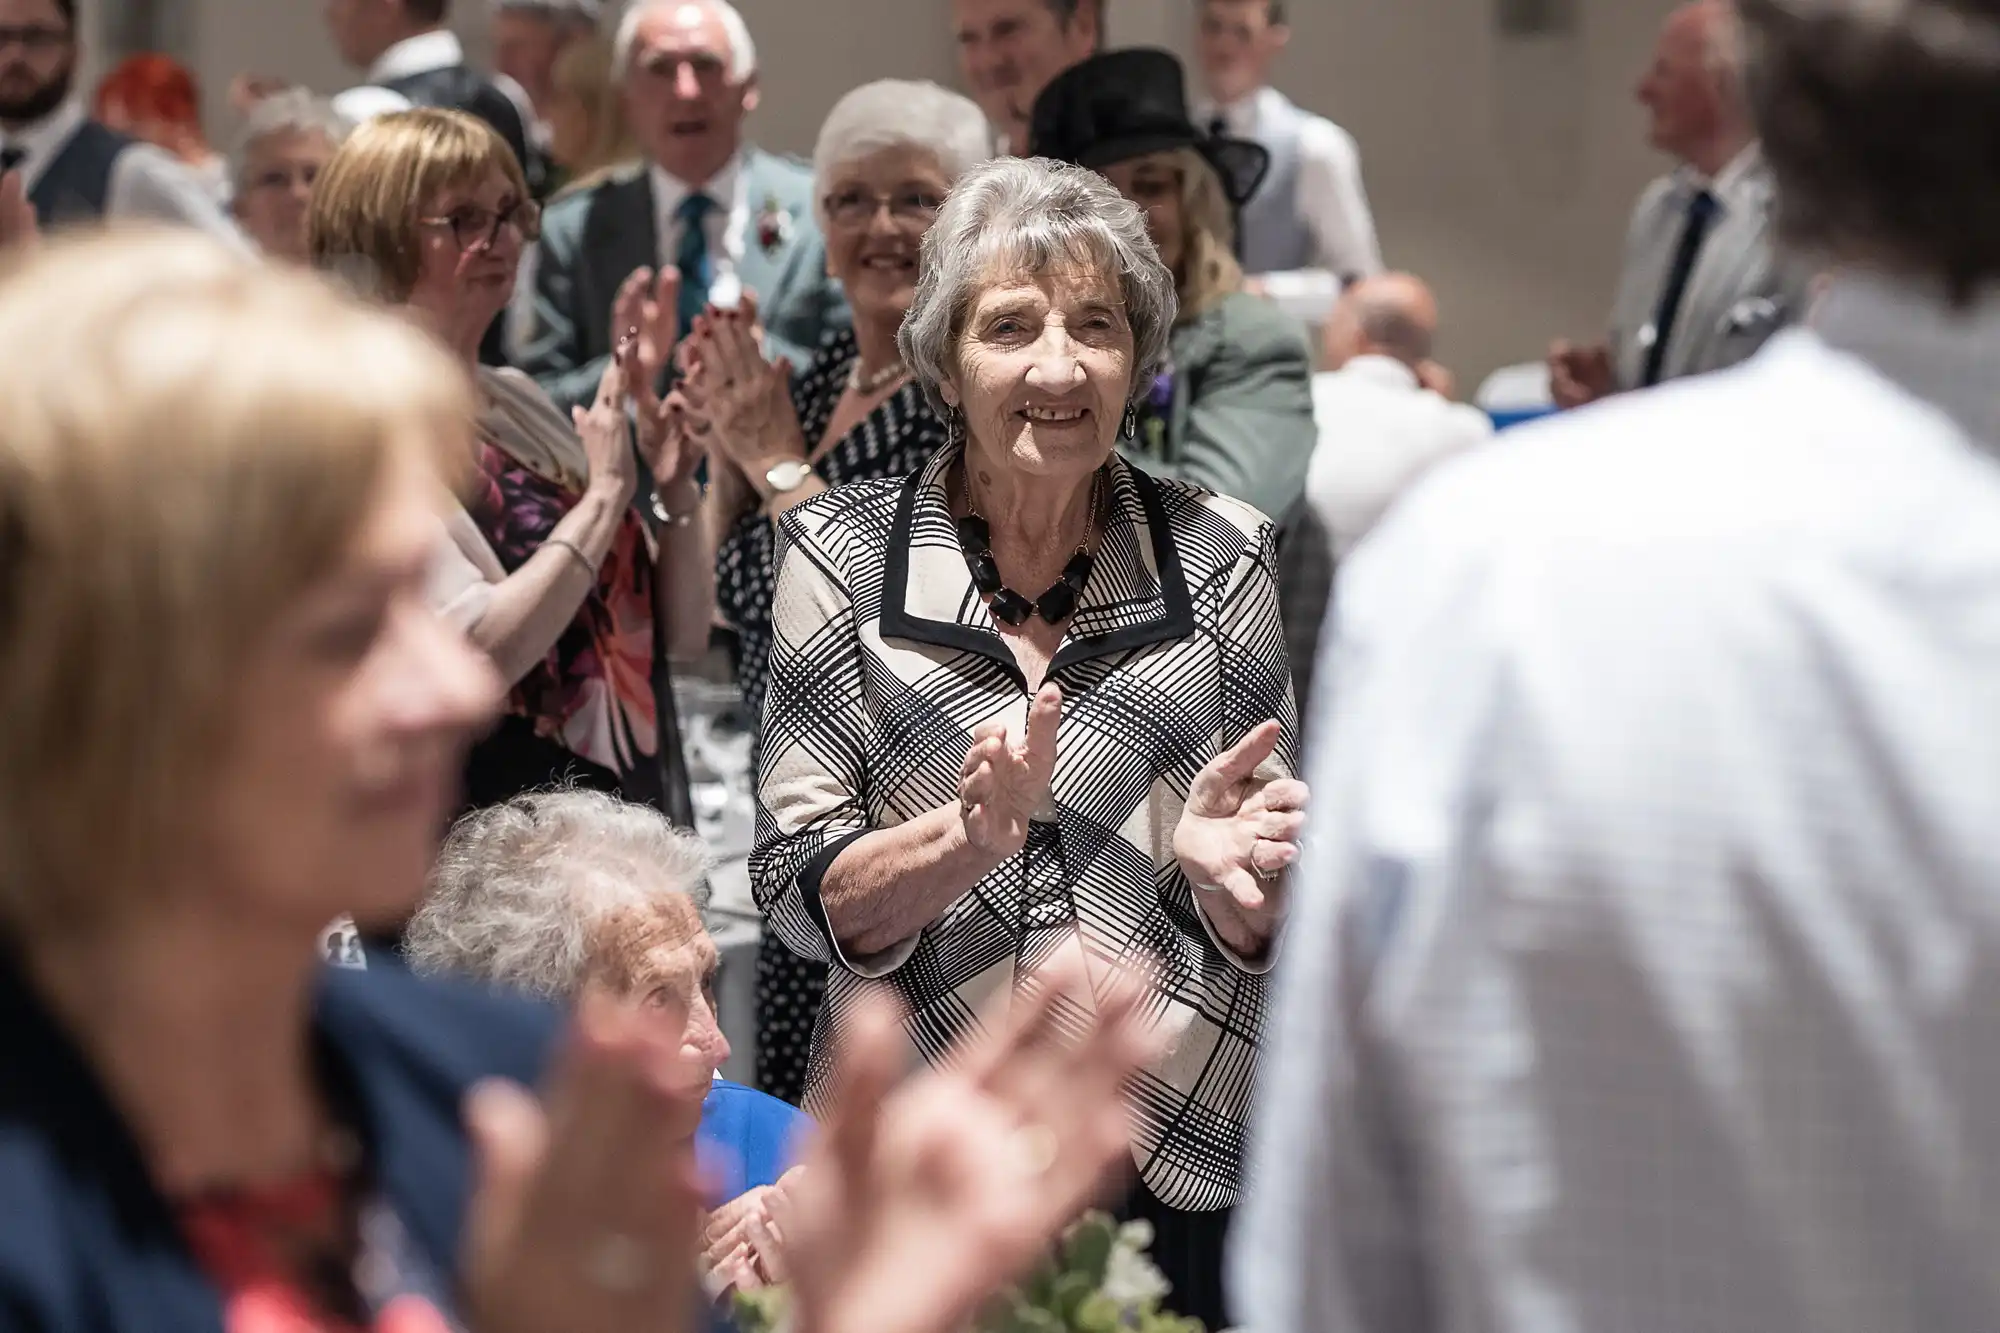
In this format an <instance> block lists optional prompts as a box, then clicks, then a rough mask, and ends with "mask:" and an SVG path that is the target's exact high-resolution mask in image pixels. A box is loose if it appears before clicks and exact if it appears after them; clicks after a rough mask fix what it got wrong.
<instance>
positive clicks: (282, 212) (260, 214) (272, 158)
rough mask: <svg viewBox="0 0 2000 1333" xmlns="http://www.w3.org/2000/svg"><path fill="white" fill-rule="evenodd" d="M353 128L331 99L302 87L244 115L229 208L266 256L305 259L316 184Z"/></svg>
mask: <svg viewBox="0 0 2000 1333" xmlns="http://www.w3.org/2000/svg"><path fill="white" fill-rule="evenodd" d="M353 128H354V127H353V126H352V125H350V124H349V123H348V121H347V118H346V117H345V116H342V115H341V114H340V113H339V112H337V111H335V110H334V109H333V103H331V102H329V101H327V100H326V99H325V98H323V97H315V96H314V95H313V94H312V93H309V92H307V91H306V90H305V89H303V88H291V89H287V90H285V91H284V92H279V93H273V94H272V95H271V96H269V97H266V98H264V99H263V100H262V101H260V102H258V103H257V105H256V106H255V107H253V108H252V109H251V111H250V114H249V115H248V116H247V117H245V119H244V122H243V132H242V133H241V134H240V135H239V136H237V140H236V151H235V152H234V153H233V154H231V157H230V167H231V176H232V177H233V179H234V181H235V189H234V191H233V192H232V194H231V196H230V201H229V211H230V213H231V214H232V215H233V216H234V217H235V218H236V225H237V226H239V227H241V228H243V233H244V235H246V236H248V237H249V238H250V239H251V240H252V241H255V242H256V243H257V248H258V249H259V250H261V251H263V253H264V254H265V255H267V256H268V257H270V258H272V259H278V260H283V261H284V262H286V263H291V264H303V263H305V262H306V209H307V207H308V206H309V205H310V204H311V203H312V192H313V182H315V181H317V180H318V179H319V174H320V172H322V171H325V170H326V164H327V162H328V161H330V160H331V159H332V157H333V154H334V151H335V150H336V149H338V148H339V147H340V145H341V143H342V142H343V141H344V140H345V139H346V138H347V136H348V133H349V132H350V131H351V130H352V129H353Z"/></svg>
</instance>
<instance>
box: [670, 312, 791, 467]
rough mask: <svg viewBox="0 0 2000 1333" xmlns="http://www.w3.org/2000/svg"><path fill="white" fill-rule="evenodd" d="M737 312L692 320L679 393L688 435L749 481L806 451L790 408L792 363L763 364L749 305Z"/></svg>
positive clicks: (716, 313) (708, 313) (780, 359)
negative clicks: (734, 466) (690, 342)
mask: <svg viewBox="0 0 2000 1333" xmlns="http://www.w3.org/2000/svg"><path fill="white" fill-rule="evenodd" d="M744 307H745V308H744V309H741V310H716V309H714V308H710V309H709V310H707V311H706V312H704V313H703V314H702V315H700V316H699V317H698V318H697V319H696V320H695V332H694V338H693V341H694V343H695V346H694V347H693V348H691V349H690V354H689V356H688V358H687V359H686V361H685V362H684V363H683V369H684V371H685V372H686V373H685V376H684V378H683V379H682V381H681V386H680V393H681V397H682V400H683V402H684V403H685V405H686V410H687V413H688V417H689V419H690V421H691V422H692V423H694V424H693V429H694V430H695V433H696V434H697V435H699V436H701V437H702V438H703V439H704V440H705V441H707V443H708V446H709V447H710V448H711V449H714V450H716V451H718V452H720V453H722V454H724V455H726V456H727V457H728V458H729V459H730V460H731V461H732V462H734V463H735V464H737V466H739V467H741V468H742V469H744V471H745V473H746V475H749V476H751V477H753V478H754V477H759V476H762V475H763V473H764V472H765V471H767V470H768V469H769V468H770V467H771V466H772V465H773V464H774V463H777V462H779V461H781V460H784V459H804V458H807V457H808V456H809V450H808V449H807V446H806V438H805V432H804V430H803V429H802V428H801V427H800V426H799V417H798V410H797V408H796V407H795V406H794V405H793V403H792V365H791V362H790V361H788V360H786V359H784V358H783V357H780V358H779V359H778V360H777V362H776V363H770V362H766V361H765V360H764V353H763V349H762V347H761V346H760V344H759V338H758V333H757V328H756V304H755V301H754V299H753V298H751V297H749V296H747V295H746V296H745V297H744Z"/></svg>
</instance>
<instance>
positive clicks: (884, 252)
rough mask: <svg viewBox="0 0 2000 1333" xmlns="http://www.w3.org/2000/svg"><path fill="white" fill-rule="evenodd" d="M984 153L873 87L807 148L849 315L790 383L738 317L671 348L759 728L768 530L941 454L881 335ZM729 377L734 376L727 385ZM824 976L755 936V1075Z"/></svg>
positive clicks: (957, 117) (982, 146)
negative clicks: (797, 510) (929, 236)
mask: <svg viewBox="0 0 2000 1333" xmlns="http://www.w3.org/2000/svg"><path fill="white" fill-rule="evenodd" d="M989 156H991V150H990V145H989V143H988V133H987V129H986V121H985V118H984V116H983V115H982V114H981V113H980V110H979V107H978V106H977V105H976V104H975V103H973V102H971V101H970V100H968V99H966V98H964V97H960V96H959V95H957V94H956V93H950V92H946V91H945V90H944V89H942V88H940V87H938V86H937V85H936V84H932V83H907V82H902V81H899V80H894V79H890V80H884V81H882V82H880V83H871V84H868V85H866V86H865V87H861V88H857V89H855V90H854V91H853V92H851V93H849V94H848V95H847V96H846V97H844V98H842V99H841V100H840V101H839V102H838V103H837V104H835V106H834V108H833V111H832V113H831V114H830V115H828V116H827V119H826V123H825V124H824V125H823V126H822V127H821V129H820V136H819V146H818V148H817V149H816V150H815V152H814V154H813V176H814V182H815V190H814V197H815V199H816V200H817V210H818V215H819V223H820V231H821V232H822V234H823V235H824V236H825V237H826V261H827V271H828V272H829V273H830V274H832V276H834V277H835V278H838V279H839V280H840V283H841V285H842V287H843V288H844V289H845V290H846V292H847V299H848V303H849V305H850V306H851V307H852V308H853V311H854V324H853V327H852V328H851V329H841V330H839V331H837V332H835V333H833V334H830V335H829V336H828V338H827V340H826V342H825V344H824V345H823V346H822V347H821V348H820V351H819V355H818V356H817V357H816V358H815V359H814V361H813V363H812V365H811V366H809V367H807V368H806V372H805V374H804V375H803V377H801V378H800V379H799V380H798V382H797V383H796V384H792V383H789V379H790V374H789V368H788V367H785V366H782V365H780V366H779V367H775V368H774V367H770V366H767V365H765V363H764V361H763V358H762V357H761V356H760V355H759V354H758V351H757V343H756V335H755V329H754V325H755V315H754V310H752V311H751V312H748V313H744V314H736V313H723V312H719V311H718V312H712V313H711V314H709V315H707V316H705V317H704V318H703V319H701V320H699V321H697V330H696V334H695V336H694V337H693V338H691V339H690V340H689V342H688V345H687V356H686V357H685V358H684V359H685V360H686V362H687V363H688V365H689V369H690V374H689V376H688V378H687V382H686V384H685V386H684V388H683V390H682V393H683V395H684V397H685V398H686V399H687V400H688V401H689V403H690V410H691V415H692V416H693V418H694V421H693V429H694V430H695V431H697V432H698V435H697V438H698V439H699V440H700V441H702V442H704V443H706V444H707V445H708V448H709V451H710V455H711V459H712V461H713V465H714V468H715V471H714V481H715V485H714V487H713V488H712V490H711V496H710V499H711V503H712V505H713V508H714V513H715V520H714V522H715V529H716V530H717V531H718V532H720V533H721V534H722V539H721V549H720V551H719V553H718V557H717V562H716V599H717V603H718V606H719V608H720V610H721V612H722V616H723V619H724V620H725V621H727V622H728V624H729V625H730V626H731V627H732V628H733V629H734V630H735V631H736V634H737V636H738V639H737V641H738V645H739V652H738V655H737V662H736V678H737V681H738V683H739V685H740V686H741V688H742V691H743V696H744V700H745V702H746V704H747V705H748V707H749V709H750V715H751V716H752V717H753V718H755V717H761V716H762V714H763V708H764V689H765V684H766V682H767V680H768V678H769V669H770V658H771V633H772V630H771V598H772V594H773V590H774V587H775V585H776V582H777V565H776V562H775V561H774V560H773V558H772V550H773V546H774V544H775V540H774V529H773V523H774V521H775V520H776V519H777V518H779V517H780V516H782V515H783V514H785V513H786V512H787V511H788V510H790V509H791V508H792V507H793V506H795V505H797V504H800V503H802V502H804V501H806V500H809V499H811V498H812V497H814V496H816V495H819V494H821V493H822V492H824V491H825V490H826V489H827V488H828V487H829V486H838V485H840V484H842V483H845V482H853V481H872V480H875V479H878V478H882V477H901V476H906V475H908V474H909V473H912V472H915V471H916V470H918V469H919V468H921V467H923V466H924V464H926V463H928V462H929V461H930V460H931V457H932V456H933V455H934V454H936V453H937V451H938V450H939V449H940V448H941V447H943V445H944V443H945V429H944V424H943V421H942V420H941V419H940V418H939V416H938V414H937V412H936V411H935V410H933V408H932V405H931V403H930V402H929V401H928V399H927V398H926V396H925V394H924V392H923V390H922V388H921V387H920V386H919V385H918V384H917V383H916V382H915V381H914V380H913V379H912V377H911V375H910V371H909V368H908V367H907V366H906V365H905V364H904V362H903V356H902V353H901V351H900V350H899V349H898V347H897V344H896V337H897V333H898V332H899V330H901V328H902V326H903V319H904V316H905V315H907V314H908V312H909V309H910V303H911V301H912V300H914V299H915V296H916V290H917V263H918V255H919V251H920V249H921V247H922V245H923V241H924V236H925V234H926V233H927V232H928V231H929V230H930V227H931V222H932V220H933V219H934V218H935V217H936V216H937V210H938V208H939V207H940V206H941V205H942V204H943V202H944V198H945V195H946V193H947V192H948V191H949V190H950V189H951V187H952V183H953V182H954V181H956V180H957V179H958V178H959V177H960V176H962V175H963V174H964V173H965V172H967V171H969V170H971V169H972V168H973V167H974V166H976V165H978V164H979V163H980V162H983V161H985V160H986V159H987V158H988V157H989ZM732 381H733V382H732ZM825 977H826V973H825V968H824V966H823V965H821V964H820V963H818V962H816V961H812V960H809V959H805V958H800V957H798V956H797V955H796V954H794V953H792V952H791V951H790V950H789V949H787V948H786V947H785V944H784V942H783V941H782V940H779V939H774V938H769V937H767V938H766V940H765V942H764V945H763V949H762V952H761V953H760V954H759V957H758V964H757V995H758V1043H757V1081H758V1084H759V1086H761V1087H762V1088H763V1089H764V1090H765V1091H766V1092H769V1093H772V1094H774V1095H776V1096H780V1097H783V1098H785V1099H786V1100H788V1101H797V1100H799V1098H800V1097H801V1096H803V1095H804V1091H805V1073H806V1053H807V1050H808V1048H809V1046H810V1044H811V1041H812V1032H813V1025H814V1022H815V1020H816V1019H817V1017H818V1014H819V1005H820V997H821V993H822V991H823V990H824V989H825Z"/></svg>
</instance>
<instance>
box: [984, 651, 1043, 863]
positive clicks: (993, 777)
mask: <svg viewBox="0 0 2000 1333" xmlns="http://www.w3.org/2000/svg"><path fill="white" fill-rule="evenodd" d="M1062 706H1063V696H1062V689H1061V687H1060V686H1057V685H1052V684H1051V685H1044V686H1042V688H1041V691H1040V692H1039V693H1037V694H1036V695H1035V698H1034V702H1033V703H1031V704H1030V705H1029V706H1028V725H1027V729H1026V731H1025V732H1024V733H1023V734H1022V735H1021V736H1019V737H1014V736H1010V735H1009V734H1008V732H1007V726H1006V724H1005V723H1004V722H986V723H982V724H981V725H980V726H978V727H976V728H974V730H973V733H972V748H971V749H970V750H968V751H967V752H966V755H965V764H964V766H963V767H962V768H961V769H960V770H959V778H958V804H959V808H960V810H961V811H962V812H963V816H964V821H965V837H966V840H967V841H968V842H970V843H971V844H972V845H973V846H974V847H977V848H979V849H980V850H981V851H983V852H987V853H988V854H990V855H994V856H998V857H1002V858H1005V857H1008V856H1012V855H1013V854H1014V853H1015V852H1018V851H1020V850H1021V848H1023V847H1025V846H1027V843H1028V825H1029V823H1030V822H1031V821H1033V820H1035V819H1037V818H1041V817H1044V816H1045V815H1047V814H1048V813H1049V812H1048V809H1047V807H1048V804H1049V801H1050V799H1051V786H1052V784H1053V783H1054V781H1055V772H1056V731H1057V729H1058V728H1059V727H1060V726H1061V724H1062Z"/></svg>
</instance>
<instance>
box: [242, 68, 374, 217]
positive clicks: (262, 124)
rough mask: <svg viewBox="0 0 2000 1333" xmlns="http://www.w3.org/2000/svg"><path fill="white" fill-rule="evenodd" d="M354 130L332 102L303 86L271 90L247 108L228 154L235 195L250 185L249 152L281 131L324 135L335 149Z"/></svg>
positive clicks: (283, 132) (350, 122)
mask: <svg viewBox="0 0 2000 1333" xmlns="http://www.w3.org/2000/svg"><path fill="white" fill-rule="evenodd" d="M353 130H354V122H353V121H351V120H349V119H348V118H347V117H345V116H343V115H341V114H340V113H339V112H338V111H335V110H334V109H333V103H332V102H329V101H328V100H327V99H326V98H324V97H319V96H317V95H315V94H313V93H311V92H309V91H307V90H306V89H304V88H287V89H285V90H284V91H283V92H280V93H273V94H271V96H269V97H267V98H265V99H264V100H263V101H261V102H259V103H257V105H256V106H254V107H252V108H251V109H250V114H249V115H248V116H247V117H245V119H244V121H243V128H242V129H241V130H240V131H238V132H237V135H236V143H235V144H234V146H233V147H232V148H231V149H230V153H229V179H230V181H231V182H232V183H233V185H234V188H235V190H236V192H237V193H238V194H241V193H242V192H243V188H244V187H245V186H246V185H248V184H249V182H248V181H247V180H245V179H244V177H245V175H246V174H247V173H248V172H249V169H250V154H251V153H252V152H254V151H255V150H256V148H257V145H258V144H260V143H262V142H263V141H264V140H266V139H271V138H275V137H277V136H278V135H281V134H323V135H325V136H326V138H327V141H328V142H330V143H331V144H333V146H334V147H336V148H338V147H339V146H340V145H341V144H342V143H344V142H345V141H346V139H347V136H348V135H349V134H350V133H352V132H353Z"/></svg>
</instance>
